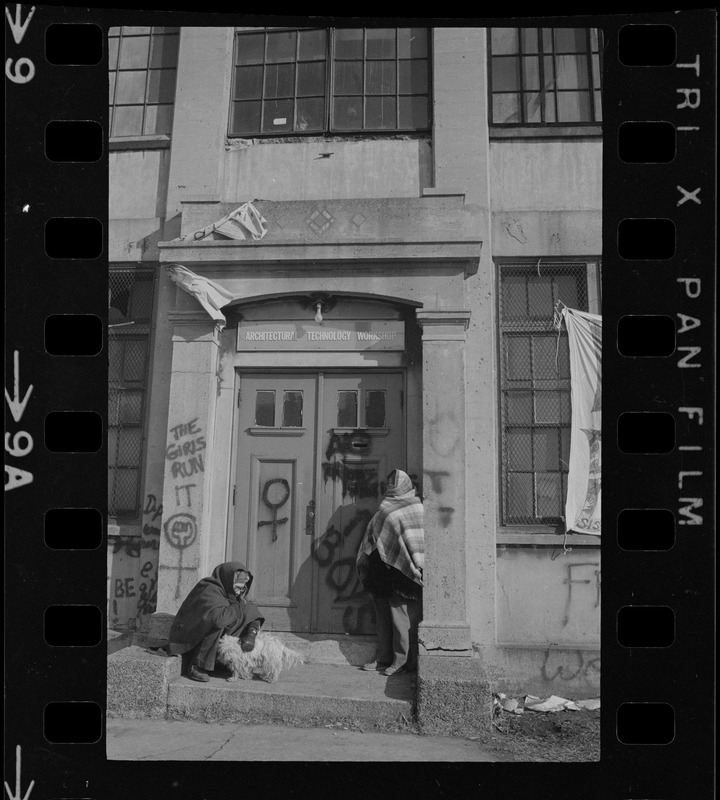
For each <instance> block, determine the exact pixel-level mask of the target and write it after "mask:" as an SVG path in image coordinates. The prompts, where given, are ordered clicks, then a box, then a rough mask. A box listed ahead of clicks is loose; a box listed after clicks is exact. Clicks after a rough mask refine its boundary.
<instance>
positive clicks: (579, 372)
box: [561, 307, 602, 536]
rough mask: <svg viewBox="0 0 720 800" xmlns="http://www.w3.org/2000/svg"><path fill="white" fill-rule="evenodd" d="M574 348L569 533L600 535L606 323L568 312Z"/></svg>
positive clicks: (567, 506)
mask: <svg viewBox="0 0 720 800" xmlns="http://www.w3.org/2000/svg"><path fill="white" fill-rule="evenodd" d="M561 313H562V317H563V319H564V320H565V325H566V327H567V332H568V344H569V348H570V402H571V406H572V418H571V428H570V469H569V474H568V491H567V499H566V503H565V530H566V531H571V530H572V531H575V533H590V534H594V535H596V536H599V535H600V533H601V527H602V526H601V513H600V512H601V497H602V495H601V481H600V478H601V464H602V462H601V427H602V424H601V423H602V405H601V392H602V317H599V316H598V315H596V314H588V313H586V312H584V311H576V310H575V309H573V308H567V307H566V308H563V309H562V312H561Z"/></svg>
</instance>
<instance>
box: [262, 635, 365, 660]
mask: <svg viewBox="0 0 720 800" xmlns="http://www.w3.org/2000/svg"><path fill="white" fill-rule="evenodd" d="M269 633H272V635H273V636H277V637H278V639H280V640H281V641H282V642H283V644H284V645H285V646H286V647H290V648H291V649H292V650H295V651H296V652H298V653H300V655H301V656H302V657H303V661H304V662H305V663H306V664H338V665H350V666H354V667H359V666H361V665H362V664H366V663H367V662H368V661H371V660H372V659H373V658H374V656H375V641H376V640H375V637H374V636H350V635H348V634H345V635H342V634H330V633H314V634H307V633H284V632H282V631H269Z"/></svg>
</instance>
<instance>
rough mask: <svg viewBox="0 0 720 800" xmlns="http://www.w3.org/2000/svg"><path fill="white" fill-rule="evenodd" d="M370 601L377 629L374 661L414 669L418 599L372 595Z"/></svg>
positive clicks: (420, 603) (416, 652)
mask: <svg viewBox="0 0 720 800" xmlns="http://www.w3.org/2000/svg"><path fill="white" fill-rule="evenodd" d="M373 602H374V604H375V619H376V630H377V646H376V651H375V660H376V661H377V662H378V663H379V664H392V666H393V667H402V666H404V667H405V668H406V669H409V670H415V669H417V663H418V625H419V624H420V622H421V620H422V601H421V600H405V599H403V598H402V597H397V596H391V597H375V596H373Z"/></svg>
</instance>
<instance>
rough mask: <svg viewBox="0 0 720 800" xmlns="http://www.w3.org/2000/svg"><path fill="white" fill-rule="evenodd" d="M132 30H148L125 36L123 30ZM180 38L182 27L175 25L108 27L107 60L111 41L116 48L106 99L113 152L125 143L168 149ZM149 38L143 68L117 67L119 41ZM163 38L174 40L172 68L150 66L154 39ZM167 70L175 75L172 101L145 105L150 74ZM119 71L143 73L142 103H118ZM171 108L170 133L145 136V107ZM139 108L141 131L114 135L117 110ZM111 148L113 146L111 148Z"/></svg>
mask: <svg viewBox="0 0 720 800" xmlns="http://www.w3.org/2000/svg"><path fill="white" fill-rule="evenodd" d="M132 27H145V28H148V31H147V32H146V33H145V32H142V33H124V30H125V29H126V28H132ZM115 30H117V34H115V33H112V31H115ZM181 35H182V28H181V27H177V26H115V27H113V28H110V30H109V31H108V34H107V36H106V41H107V43H108V58H109V51H110V41H111V40H117V43H118V49H117V52H116V54H115V63H114V65H110V64H109V65H108V88H109V87H110V81H111V76H112V75H114V76H115V78H114V84H113V85H112V98H110V97H109V98H108V141H109V143H110V145H111V146H112V145H115V149H117V146H118V145H123V144H127V143H133V142H142V143H154V144H155V147H162V146H163V145H164V144H165V143H167V144H166V145H165V146H169V142H170V138H171V136H172V129H173V125H174V116H175V102H176V97H177V73H178V64H179V53H180V39H181ZM142 37H147V38H148V52H147V58H146V65H145V67H144V68H140V67H138V68H123V69H121V68H120V56H121V50H122V41H123V39H132V38H142ZM165 37H175V38H176V39H177V53H178V55H177V58H176V59H175V63H174V66H166V65H162V66H157V67H153V66H152V64H151V58H152V46H153V40H154V39H155V38H158V39H161V38H165ZM169 70H173V71H174V73H175V83H174V86H173V92H172V95H173V99H172V102H157V103H150V102H148V99H147V96H148V89H149V82H150V74H151V72H153V71H157V72H167V71H169ZM121 72H144V73H145V88H144V90H143V100H142V103H122V104H118V103H117V102H116V101H117V92H118V83H119V81H118V76H119V75H120V74H121ZM165 106H170V108H171V109H172V111H171V115H172V118H173V119H172V120H171V122H170V130H169V131H168V132H167V133H144V132H143V131H144V128H145V121H146V118H147V111H148V108H156V109H157V108H160V107H165ZM135 107H139V108H142V122H141V125H140V132H139V133H123V134H114V133H113V132H112V130H113V124H114V122H115V119H114V118H115V112H116V110H117V109H118V108H135ZM111 149H112V147H111Z"/></svg>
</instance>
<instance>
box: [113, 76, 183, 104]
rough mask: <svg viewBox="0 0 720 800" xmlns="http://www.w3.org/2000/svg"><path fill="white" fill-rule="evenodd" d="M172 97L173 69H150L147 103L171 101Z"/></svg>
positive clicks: (173, 96) (173, 95)
mask: <svg viewBox="0 0 720 800" xmlns="http://www.w3.org/2000/svg"><path fill="white" fill-rule="evenodd" d="M121 74H122V73H121ZM174 98H175V70H174V69H151V70H150V74H149V76H148V90H147V101H148V103H172V102H173V100H174Z"/></svg>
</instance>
